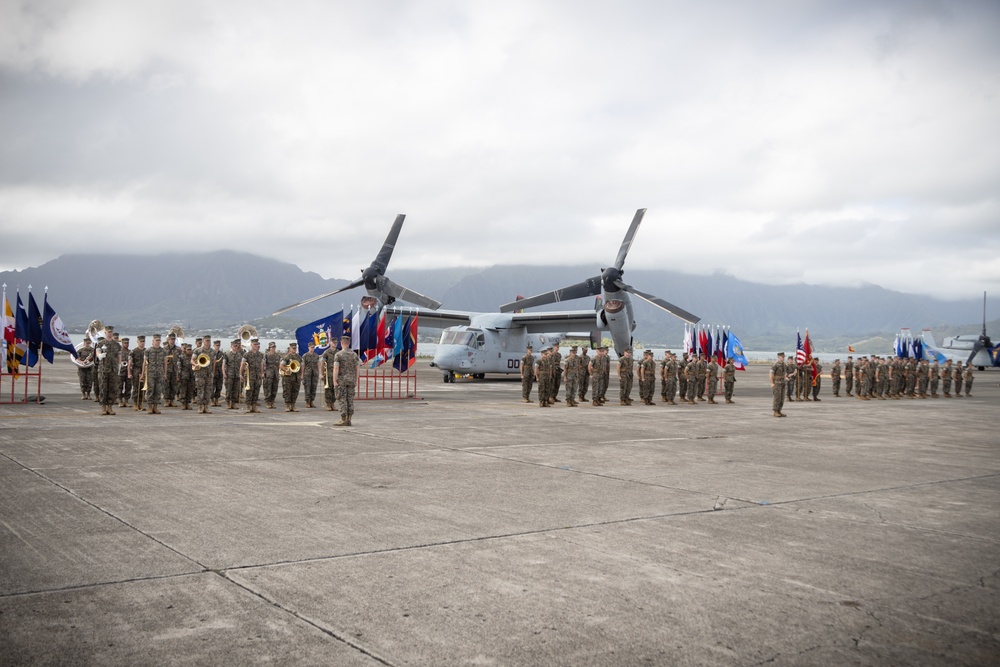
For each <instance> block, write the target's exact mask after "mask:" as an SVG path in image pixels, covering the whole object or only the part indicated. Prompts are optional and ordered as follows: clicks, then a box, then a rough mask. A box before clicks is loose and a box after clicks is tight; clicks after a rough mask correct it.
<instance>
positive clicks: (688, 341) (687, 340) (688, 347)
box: [683, 324, 694, 354]
mask: <svg viewBox="0 0 1000 667" xmlns="http://www.w3.org/2000/svg"><path fill="white" fill-rule="evenodd" d="M693 349H694V340H693V338H692V336H691V326H690V325H688V324H685V325H684V350H683V351H684V352H687V353H688V354H690V353H691V352H692V350H693Z"/></svg>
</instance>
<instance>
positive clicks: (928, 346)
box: [920, 329, 948, 364]
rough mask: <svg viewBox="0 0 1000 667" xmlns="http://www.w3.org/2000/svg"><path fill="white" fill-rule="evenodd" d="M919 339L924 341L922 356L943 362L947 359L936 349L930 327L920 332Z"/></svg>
mask: <svg viewBox="0 0 1000 667" xmlns="http://www.w3.org/2000/svg"><path fill="white" fill-rule="evenodd" d="M920 340H922V341H923V343H924V356H925V357H927V358H928V359H930V360H932V361H933V360H937V362H938V363H940V364H943V363H944V362H946V361H947V360H948V358H947V357H946V356H944V355H943V354H941V351H940V350H938V346H937V342H935V340H934V334H932V333H931V330H930V329H924V330H923V331H921V332H920Z"/></svg>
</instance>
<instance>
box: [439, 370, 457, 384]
mask: <svg viewBox="0 0 1000 667" xmlns="http://www.w3.org/2000/svg"><path fill="white" fill-rule="evenodd" d="M441 380H442V382H454V381H455V374H454V373H452V372H451V371H445V372H444V373H443V374H442V378H441Z"/></svg>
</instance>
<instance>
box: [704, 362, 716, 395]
mask: <svg viewBox="0 0 1000 667" xmlns="http://www.w3.org/2000/svg"><path fill="white" fill-rule="evenodd" d="M705 378H706V380H707V383H708V386H707V387H706V389H705V391H706V393H708V402H709V403H715V395H716V394H717V393H719V364H717V363H716V361H715V356H712V358H711V360H710V361H709V362H708V364H707V366H706V367H705Z"/></svg>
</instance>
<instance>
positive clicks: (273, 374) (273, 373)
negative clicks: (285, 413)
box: [264, 341, 281, 408]
mask: <svg viewBox="0 0 1000 667" xmlns="http://www.w3.org/2000/svg"><path fill="white" fill-rule="evenodd" d="M280 366H281V355H280V354H278V352H277V349H276V346H275V344H274V341H271V342H270V343H268V345H267V353H265V354H264V405H266V406H267V407H269V408H273V407H274V399H275V398H277V397H278V370H279V368H280Z"/></svg>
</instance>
